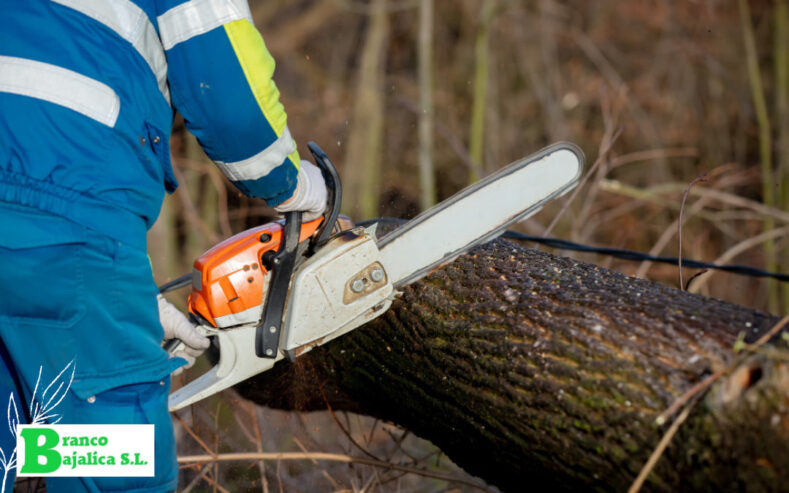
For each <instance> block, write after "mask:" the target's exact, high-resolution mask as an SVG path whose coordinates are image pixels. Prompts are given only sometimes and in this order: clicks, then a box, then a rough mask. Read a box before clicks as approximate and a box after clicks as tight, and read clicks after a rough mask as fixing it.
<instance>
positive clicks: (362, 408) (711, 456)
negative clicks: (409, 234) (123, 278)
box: [238, 240, 789, 491]
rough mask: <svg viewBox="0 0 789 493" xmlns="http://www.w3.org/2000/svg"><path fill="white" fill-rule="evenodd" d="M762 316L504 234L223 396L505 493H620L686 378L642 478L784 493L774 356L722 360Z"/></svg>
mask: <svg viewBox="0 0 789 493" xmlns="http://www.w3.org/2000/svg"><path fill="white" fill-rule="evenodd" d="M775 322H776V319H775V318H774V317H772V316H769V315H766V314H763V313H759V312H756V311H753V310H750V309H746V308H743V307H739V306H736V305H732V304H729V303H724V302H721V301H718V300H714V299H709V298H704V297H702V296H699V295H694V294H689V293H686V292H682V291H679V290H676V289H672V288H669V287H666V286H662V285H659V284H656V283H653V282H649V281H645V280H641V279H635V278H629V277H626V276H624V275H621V274H618V273H614V272H611V271H608V270H606V269H603V268H600V267H597V266H594V265H589V264H584V263H581V262H577V261H573V260H570V259H567V258H562V257H557V256H554V255H550V254H547V253H543V252H540V251H534V250H529V249H526V248H523V247H521V246H519V245H516V244H513V243H510V242H507V241H502V240H499V241H495V242H492V243H489V244H487V245H484V246H482V247H479V248H477V249H475V250H474V251H472V252H471V253H470V254H468V255H464V256H462V257H461V258H459V259H458V260H456V261H455V262H453V263H451V264H449V265H448V266H445V267H443V268H441V269H438V270H437V271H436V272H434V273H433V274H431V275H430V276H428V277H427V278H425V279H423V280H422V281H420V282H418V283H416V284H414V285H412V286H410V287H408V288H406V289H405V290H404V292H403V294H402V296H401V297H400V298H399V299H398V300H397V301H395V303H394V305H393V307H392V308H391V309H390V310H389V311H388V312H387V313H386V314H385V315H383V316H382V317H380V318H379V319H377V320H375V321H373V322H372V323H370V324H368V325H366V326H364V327H362V328H360V329H358V330H356V331H354V332H352V333H350V334H348V335H346V336H343V337H341V338H339V339H338V340H336V341H333V342H331V343H330V344H327V345H326V346H323V347H321V348H318V349H316V350H313V351H312V352H310V353H308V354H307V355H305V356H302V357H301V358H299V359H298V360H297V361H296V362H295V363H287V362H284V363H280V364H278V365H277V366H276V367H275V368H274V369H273V370H271V371H269V372H267V373H265V374H262V375H260V376H258V377H256V378H254V379H252V380H250V381H249V382H247V383H245V384H242V385H240V386H239V387H238V389H239V390H240V392H241V393H242V395H244V396H246V397H247V398H249V399H252V400H253V401H255V402H258V403H260V404H264V405H267V406H272V407H279V408H286V409H297V410H311V409H319V408H325V407H326V405H327V403H328V404H330V405H331V406H332V407H333V408H334V409H346V410H350V411H355V412H360V413H364V414H368V415H372V416H376V417H381V418H384V419H387V420H391V421H394V422H396V423H398V424H400V425H402V426H405V427H407V428H409V429H411V430H412V431H413V432H415V433H416V434H417V435H419V436H421V437H423V438H426V439H429V440H431V441H432V442H433V443H435V444H436V445H438V446H439V447H440V448H441V449H442V450H443V451H444V452H445V453H446V454H448V455H449V456H450V457H451V458H452V460H454V461H455V462H456V463H457V464H458V465H460V466H461V467H463V468H464V469H466V470H467V471H468V472H469V473H472V474H475V475H477V476H480V477H481V478H483V479H485V480H486V481H488V482H489V483H491V484H494V485H496V486H498V487H500V488H502V489H503V490H507V491H526V490H536V491H541V490H547V489H549V488H550V489H556V490H578V489H584V490H587V489H599V490H615V491H622V490H624V489H626V488H627V487H628V486H629V485H630V484H631V483H632V481H633V480H634V478H635V477H636V475H637V474H638V472H639V470H640V469H641V467H642V465H643V464H644V463H645V462H646V460H647V458H648V457H649V455H650V453H651V452H652V451H653V449H654V448H655V446H656V444H657V442H658V441H659V439H660V438H661V436H662V435H663V434H664V432H665V430H666V428H667V426H668V424H666V425H664V426H662V427H661V426H658V425H657V424H656V417H657V416H658V415H660V414H661V413H662V412H663V411H664V410H666V408H667V407H669V406H670V405H671V404H672V403H673V402H674V401H675V400H676V399H677V398H678V397H680V396H682V395H683V394H684V393H686V391H688V389H690V388H691V387H692V386H693V385H694V384H697V383H699V382H701V381H702V380H703V379H704V378H705V377H707V376H709V375H710V374H712V373H714V372H716V371H718V370H720V369H725V368H727V367H728V366H729V365H730V364H731V363H732V362H733V361H734V360H735V359H737V358H741V359H742V360H743V361H742V362H741V363H740V364H739V365H738V366H737V369H736V370H735V371H732V372H729V373H727V374H726V375H724V376H723V378H721V379H720V380H718V381H717V382H716V383H715V384H714V385H713V386H712V387H711V388H710V390H709V391H708V392H707V393H706V394H704V396H703V399H702V400H701V401H699V402H698V403H697V404H696V405H695V407H694V408H693V411H692V412H691V414H690V416H689V418H688V420H687V421H686V422H685V423H684V424H683V425H682V427H681V428H680V431H679V433H678V434H677V435H676V436H675V437H674V439H673V441H672V442H671V444H670V445H669V447H668V449H667V450H666V452H665V454H664V456H663V457H662V458H661V459H660V461H659V462H658V463H657V466H656V468H655V469H654V471H653V472H652V473H651V474H650V476H649V478H648V481H647V483H646V485H645V489H648V490H661V491H677V490H705V491H706V490H709V491H719V490H724V491H730V490H744V489H748V490H749V491H762V490H781V489H786V488H787V485H789V411H787V408H788V406H789V363H787V361H789V358H787V352H783V350H781V349H779V348H777V346H779V345H781V344H778V343H775V344H776V345H775V346H773V345H768V346H764V347H763V348H762V349H760V350H758V351H755V352H751V353H748V354H747V355H745V356H737V355H735V354H734V353H733V350H732V347H733V345H734V344H735V342H736V341H737V339H738V335H739V334H741V333H742V334H744V337H745V341H752V340H755V339H756V338H757V337H758V336H759V335H760V334H763V333H764V332H765V331H767V330H769V329H770V327H772V326H773V325H774V323H775Z"/></svg>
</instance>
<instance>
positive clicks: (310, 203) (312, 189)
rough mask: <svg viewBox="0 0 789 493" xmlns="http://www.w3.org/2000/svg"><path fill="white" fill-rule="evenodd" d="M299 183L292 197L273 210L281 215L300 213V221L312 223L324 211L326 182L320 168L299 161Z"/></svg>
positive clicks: (307, 162)
mask: <svg viewBox="0 0 789 493" xmlns="http://www.w3.org/2000/svg"><path fill="white" fill-rule="evenodd" d="M300 168H301V169H300V170H299V179H298V180H299V181H298V182H297V184H296V191H295V192H293V196H292V197H291V198H289V199H288V200H286V201H285V202H283V203H281V204H279V205H278V206H276V207H274V210H275V211H277V212H279V213H280V214H283V213H285V212H290V211H302V212H303V214H302V217H301V219H302V221H304V222H307V221H312V220H313V219H317V218H319V217H321V216H322V215H323V213H324V211H325V210H326V200H327V192H326V182H325V181H323V173H321V170H320V168H318V167H317V166H315V165H314V164H312V163H311V162H309V161H304V160H302V161H301V167H300Z"/></svg>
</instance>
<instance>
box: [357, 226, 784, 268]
mask: <svg viewBox="0 0 789 493" xmlns="http://www.w3.org/2000/svg"><path fill="white" fill-rule="evenodd" d="M405 222H406V221H405V220H403V219H397V218H393V217H382V218H379V219H369V220H367V221H361V222H359V223H356V225H357V226H370V225H372V224H374V223H390V224H402V223H405ZM501 237H502V238H508V239H512V240H520V241H533V242H535V243H540V244H543V245H546V246H549V247H551V248H556V249H559V250H573V251H576V252H587V253H599V254H601V255H608V256H610V257H615V258H619V259H623V260H632V261H635V262H643V261H650V262H659V263H664V264H673V265H677V264H678V263H679V259H678V258H677V257H656V256H654V255H650V254H648V253H642V252H636V251H633V250H622V249H619V248H608V247H595V246H589V245H582V244H580V243H574V242H572V241H567V240H560V239H558V238H543V237H541V236H532V235H527V234H523V233H518V232H515V231H511V230H507V231H505V232H504V234H503V235H501ZM682 266H683V267H692V268H695V269H711V270H721V271H725V272H731V273H733V274H741V275H745V276H750V277H769V278H772V279H777V280H779V281H782V282H789V274H779V273H777V272H768V271H765V270H762V269H757V268H755V267H749V266H747V265H729V264H727V265H717V264H712V263H709V262H702V261H700V260H694V259H686V258H683V259H682Z"/></svg>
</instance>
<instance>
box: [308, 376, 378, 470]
mask: <svg viewBox="0 0 789 493" xmlns="http://www.w3.org/2000/svg"><path fill="white" fill-rule="evenodd" d="M320 391H321V396H323V402H324V403H325V404H326V408H327V409H328V410H329V414H331V417H332V419H334V422H335V423H337V426H338V427H339V428H340V430H342V432H343V434H344V435H345V436H346V437H347V438H348V440H349V441H350V442H351V443H352V444H353V445H354V446H355V447H356V448H357V449H359V450H360V451H361V452H362V453H363V454H364V455H366V456H367V457H369V458H371V459H373V460H377V461H380V460H381V459H379V458H378V457H376V456H375V455H373V454H372V453H370V452H369V451H368V450H367V449H365V448H364V447H362V446H361V445H359V443H358V442H357V441H356V440H354V439H353V437H352V436H351V433H350V432H349V431H348V430H347V429H346V428H345V427H344V426H343V425H342V423H340V420H339V419H337V415H336V414H334V409H332V407H331V404H329V400H328V399H327V398H326V394H324V392H323V388H321V389H320Z"/></svg>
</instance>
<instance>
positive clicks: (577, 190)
mask: <svg viewBox="0 0 789 493" xmlns="http://www.w3.org/2000/svg"><path fill="white" fill-rule="evenodd" d="M621 134H622V129H621V128H619V129H618V130H617V131H616V133H614V135H613V136H612V137H611V139H609V141H608V142H606V145H604V146H602V147H601V149H600V152H599V154H598V155H597V159H596V160H595V162H594V164H593V165H592V167H591V168H589V171H588V172H587V173H586V175H585V176H584V177H583V178H582V179H581V183H579V184H578V186H577V187H575V190H573V193H572V194H571V195H570V198H568V199H567V200H565V201H564V204H562V208H561V209H559V212H558V213H557V214H556V216H555V217H554V218H553V221H551V223H550V224H549V225H548V227H547V228H545V231H544V232H543V234H542V236H543V238H547V237H548V235H549V234H551V230H553V227H554V226H556V223H558V222H559V219H561V217H562V215H564V213H565V211H566V210H567V208H568V207H570V204H571V203H572V202H573V200H575V197H577V196H578V194H579V193H580V192H581V189H583V188H584V185H586V182H587V181H589V178H591V177H592V176H594V174H595V171H597V168H599V167H600V165H601V164H602V163H603V161H604V160H605V157H606V155H607V154H608V152H609V151H610V150H611V147H613V145H614V142H616V139H618V138H619V136H620V135H621Z"/></svg>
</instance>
